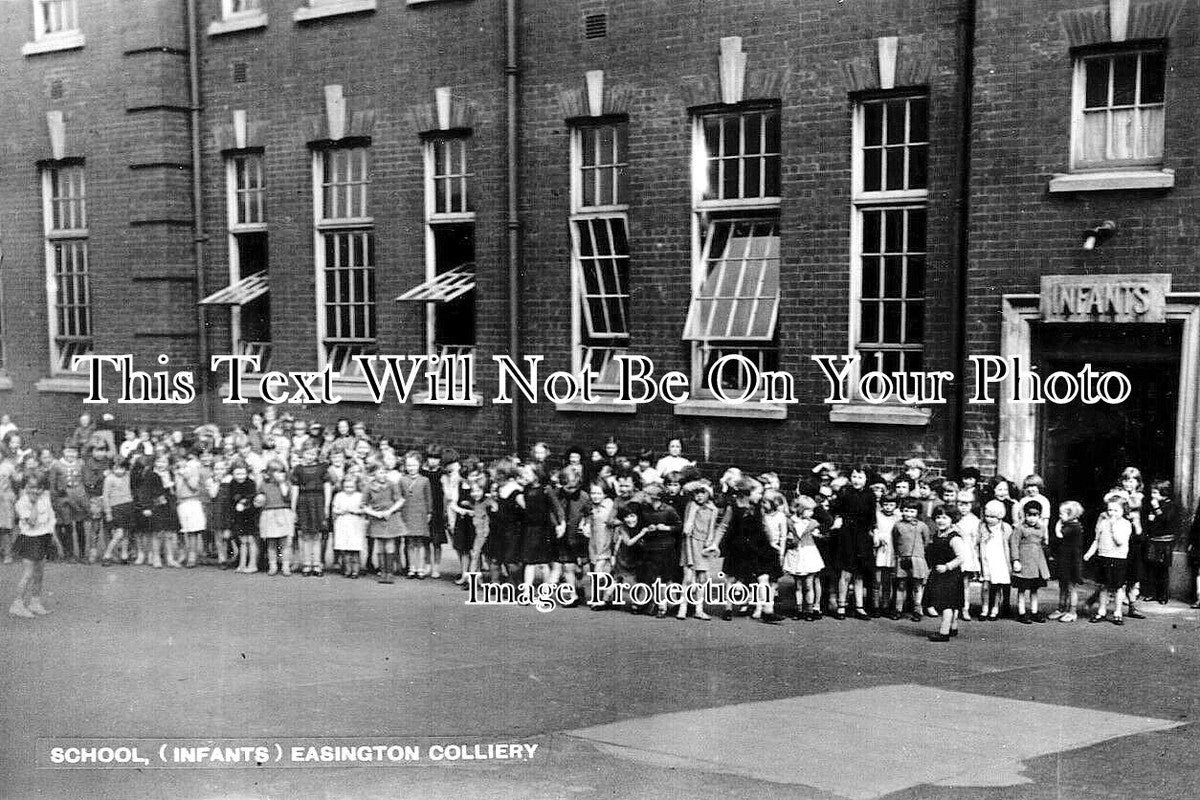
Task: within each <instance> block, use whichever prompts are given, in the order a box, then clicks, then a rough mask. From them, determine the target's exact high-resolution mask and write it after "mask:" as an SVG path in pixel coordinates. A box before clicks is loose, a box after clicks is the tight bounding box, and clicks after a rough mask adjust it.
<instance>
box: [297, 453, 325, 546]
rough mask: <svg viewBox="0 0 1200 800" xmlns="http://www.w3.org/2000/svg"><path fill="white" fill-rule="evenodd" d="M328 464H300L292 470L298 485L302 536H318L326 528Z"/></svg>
mask: <svg viewBox="0 0 1200 800" xmlns="http://www.w3.org/2000/svg"><path fill="white" fill-rule="evenodd" d="M328 469H329V467H328V466H327V465H326V464H320V463H318V464H299V465H297V466H296V468H295V469H293V470H292V484H293V485H294V486H295V487H296V492H297V494H296V527H297V529H298V530H299V531H300V535H301V536H316V535H319V534H320V533H321V531H323V530H325V473H326V471H328Z"/></svg>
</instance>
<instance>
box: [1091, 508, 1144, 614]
mask: <svg viewBox="0 0 1200 800" xmlns="http://www.w3.org/2000/svg"><path fill="white" fill-rule="evenodd" d="M1104 502H1105V512H1104V513H1103V514H1102V515H1100V519H1098V520H1096V538H1095V539H1094V540H1093V541H1092V546H1091V547H1089V548H1088V551H1087V552H1086V553H1084V554H1083V560H1084V561H1088V560H1090V559H1091V558H1092V556H1096V557H1097V558H1096V579H1097V580H1098V581H1099V582H1100V586H1101V592H1100V606H1099V607H1098V608H1097V609H1096V613H1095V615H1093V616H1092V618H1091V620H1090V621H1091V622H1104V620H1105V619H1106V618H1107V614H1106V613H1105V609H1106V607H1107V601H1108V594H1110V593H1111V594H1112V595H1113V615H1112V623H1113V624H1114V625H1124V624H1125V620H1124V619H1122V618H1121V606H1122V604H1123V603H1124V602H1125V583H1126V580H1125V578H1126V576H1125V566H1126V564H1125V562H1126V559H1127V558H1128V556H1129V537H1130V536H1131V535H1132V534H1133V524H1132V523H1131V522H1130V521H1129V520H1128V519H1127V518H1126V515H1127V514H1128V513H1129V504H1128V503H1127V502H1126V501H1125V499H1124V497H1122V496H1121V495H1120V494H1118V493H1109V495H1108V496H1107V497H1105V498H1104Z"/></svg>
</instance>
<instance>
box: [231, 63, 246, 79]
mask: <svg viewBox="0 0 1200 800" xmlns="http://www.w3.org/2000/svg"><path fill="white" fill-rule="evenodd" d="M233 82H234V83H245V82H246V62H245V61H235V62H233Z"/></svg>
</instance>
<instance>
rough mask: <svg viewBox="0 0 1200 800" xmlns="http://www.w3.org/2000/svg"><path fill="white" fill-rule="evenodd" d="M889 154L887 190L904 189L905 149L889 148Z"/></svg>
mask: <svg viewBox="0 0 1200 800" xmlns="http://www.w3.org/2000/svg"><path fill="white" fill-rule="evenodd" d="M886 152H887V166H886V171H887V187H886V188H887V189H888V190H889V191H891V190H895V189H903V188H905V186H904V148H903V147H889V148H887V150H886Z"/></svg>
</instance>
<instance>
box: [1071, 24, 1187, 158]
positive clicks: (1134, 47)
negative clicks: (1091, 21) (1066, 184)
mask: <svg viewBox="0 0 1200 800" xmlns="http://www.w3.org/2000/svg"><path fill="white" fill-rule="evenodd" d="M1121 45H1122V46H1121V47H1106V48H1103V49H1083V50H1080V51H1077V52H1074V53H1072V56H1071V135H1070V145H1069V146H1070V153H1069V164H1070V172H1072V173H1082V174H1086V173H1097V172H1121V171H1138V170H1147V169H1154V168H1161V167H1162V166H1163V164H1164V163H1165V160H1166V150H1167V148H1166V144H1167V141H1166V114H1167V104H1166V99H1167V98H1166V85H1167V77H1168V75H1169V70H1168V68H1167V47H1166V44H1165V43H1164V42H1161V41H1146V42H1140V43H1139V42H1132V43H1130V42H1122V43H1121ZM1146 53H1154V54H1158V55H1161V56H1162V59H1163V76H1162V80H1163V99H1162V100H1161V101H1159V102H1158V103H1151V104H1144V103H1138V102H1137V101H1136V100H1135V102H1134V104H1133V105H1132V108H1134V109H1135V113H1136V112H1138V111H1140V110H1141V109H1143V108H1152V107H1157V108H1161V109H1162V115H1163V124H1162V126H1161V131H1162V140H1161V141H1160V142H1159V143H1158V144H1159V151H1160V152H1159V155H1158V157H1157V158H1128V159H1109V158H1105V159H1104V160H1102V161H1085V160H1083V159H1082V158H1081V157H1080V156H1081V153H1080V148H1081V147H1082V143H1083V142H1082V140H1083V133H1084V131H1083V124H1084V116H1085V107H1086V105H1087V62H1088V61H1100V60H1104V61H1106V62H1107V64H1108V76H1109V78H1108V97H1109V104H1108V105H1106V106H1105V107H1104V108H1105V113H1106V114H1107V115H1110V117H1111V114H1112V110H1113V105H1112V103H1111V100H1112V93H1113V74H1112V71H1113V66H1112V64H1113V61H1114V60H1115V59H1116V58H1119V57H1121V56H1128V55H1137V56H1138V66H1137V77H1136V79H1135V85H1134V91H1135V93H1136V96H1137V98H1138V99H1140V97H1141V90H1142V81H1141V75H1142V62H1143V58H1142V56H1143V55H1144V54H1146ZM1126 107H1127V106H1119V107H1118V108H1126ZM1112 142H1113V139H1112V131H1111V126H1109V128H1108V129H1107V130H1106V132H1105V142H1104V144H1105V151H1106V153H1107V152H1108V151H1109V150H1110V149H1111V147H1112Z"/></svg>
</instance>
